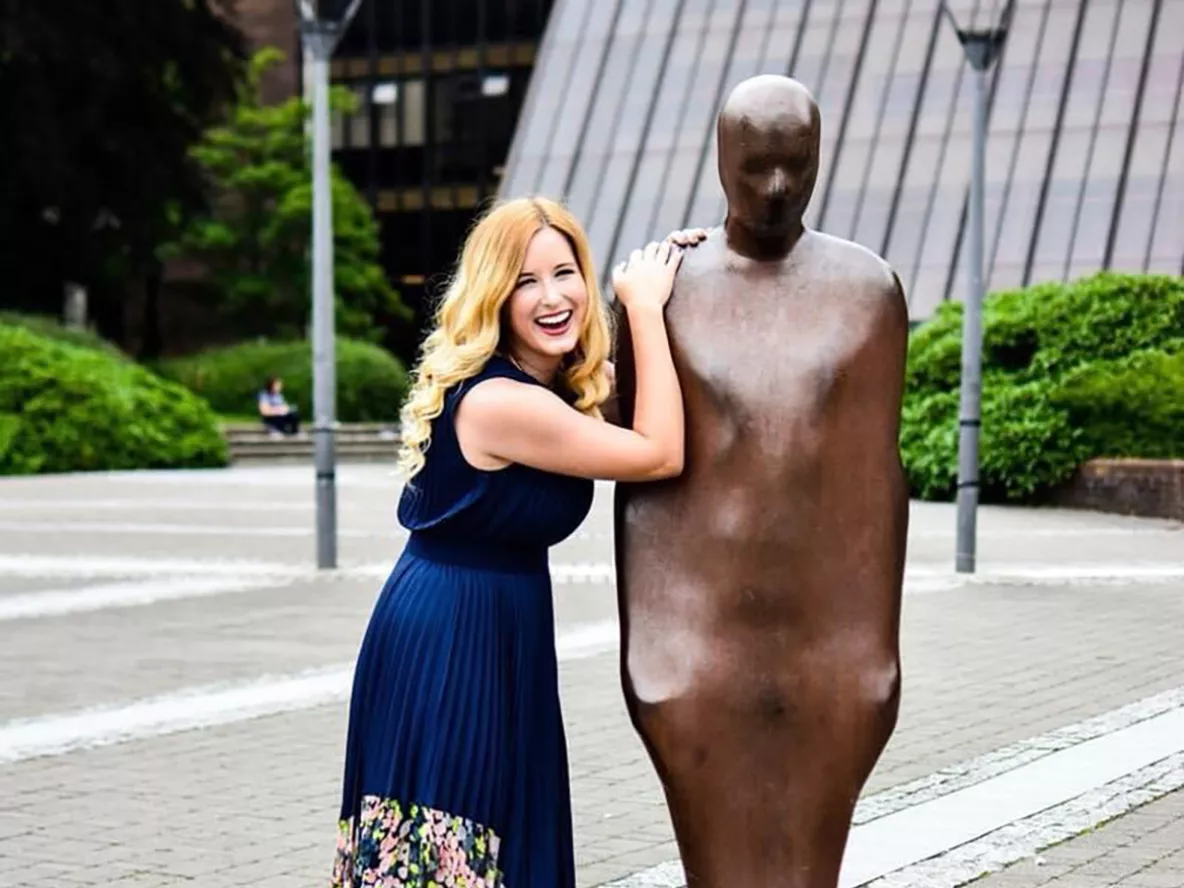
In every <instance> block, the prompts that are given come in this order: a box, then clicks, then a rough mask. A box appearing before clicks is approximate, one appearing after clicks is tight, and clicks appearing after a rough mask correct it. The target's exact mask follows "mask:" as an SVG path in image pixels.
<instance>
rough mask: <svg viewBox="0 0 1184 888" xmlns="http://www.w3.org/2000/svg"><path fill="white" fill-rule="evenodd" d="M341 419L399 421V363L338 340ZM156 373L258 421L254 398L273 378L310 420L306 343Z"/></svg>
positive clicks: (228, 353) (215, 355) (231, 351)
mask: <svg viewBox="0 0 1184 888" xmlns="http://www.w3.org/2000/svg"><path fill="white" fill-rule="evenodd" d="M336 350H337V418H338V419H340V420H341V421H342V422H380V421H395V420H397V419H398V416H399V409H400V408H401V407H402V406H403V399H404V398H405V397H406V396H407V389H408V386H409V379H408V375H407V370H406V369H405V368H404V366H403V364H402V363H400V361H399V359H398V358H396V357H395V356H394V355H392V354H390V352H387V351H385V350H384V349H382V348H380V347H379V346H377V345H373V344H372V343H369V342H362V341H356V340H350V339H338V340H337V349H336ZM158 371H159V372H160V373H161V374H163V375H165V376H167V377H168V378H170V379H173V380H176V381H177V382H180V383H181V384H182V385H184V386H186V387H187V388H189V389H190V390H191V391H193V392H196V393H197V394H199V395H201V396H202V397H204V398H206V399H207V400H208V401H209V402H210V404H212V405H213V407H214V409H215V410H217V411H218V412H219V413H222V414H227V415H245V416H258V415H259V412H258V409H257V407H256V398H257V397H258V394H259V390H260V389H262V388H263V384H264V382H265V381H266V380H267V378H268V377H269V376H278V377H280V378H281V379H282V380H283V381H284V397H285V398H286V399H287V400H288V402H289V403H290V404H293V405H295V406H297V407H299V408H300V414H301V416H303V417H305V418H310V417H311V416H312V347H311V345H310V344H309V343H308V342H305V341H298V342H249V343H242V344H240V345H233V346H229V347H227V348H218V349H212V350H210V351H206V352H202V353H201V354H198V355H193V356H191V357H187V358H178V359H174V360H169V361H164V362H162V363H161V364H160V366H159V367H158Z"/></svg>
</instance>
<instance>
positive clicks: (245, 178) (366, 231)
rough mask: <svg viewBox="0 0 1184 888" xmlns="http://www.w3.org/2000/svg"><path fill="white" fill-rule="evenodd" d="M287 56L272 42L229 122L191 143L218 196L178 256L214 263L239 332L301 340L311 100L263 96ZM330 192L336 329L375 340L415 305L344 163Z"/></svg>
mask: <svg viewBox="0 0 1184 888" xmlns="http://www.w3.org/2000/svg"><path fill="white" fill-rule="evenodd" d="M280 58H282V56H281V54H280V53H279V52H278V51H277V50H274V49H268V50H263V51H261V52H260V53H258V54H257V55H256V56H255V58H254V59H253V60H252V63H251V71H250V76H249V78H248V83H247V85H246V87H245V88H244V89H243V90H242V92H241V95H240V98H239V102H238V104H237V105H236V106H235V108H234V110H233V113H232V115H231V117H230V120H229V121H228V122H227V123H226V124H225V125H224V126H219V127H215V128H213V129H211V130H209V132H207V133H206V136H205V138H204V139H203V140H202V142H201V144H200V145H198V146H197V147H196V148H195V149H194V150H193V156H194V158H195V159H196V161H197V162H198V164H200V166H201V167H202V169H204V170H205V172H206V176H207V178H208V180H209V182H210V183H211V185H212V186H213V187H214V189H215V190H216V192H217V193H218V194H219V195H220V197H219V199H218V200H217V201H216V203H215V205H214V207H213V208H212V210H211V212H210V213H208V214H207V215H203V216H199V217H197V218H196V219H194V220H193V222H192V223H191V224H190V225H189V226H188V227H187V228H186V229H185V232H184V234H183V236H182V237H181V238H180V240H179V241H178V243H177V244H175V245H174V246H173V247H172V248H171V250H170V253H171V254H172V255H175V256H186V257H189V258H192V259H195V260H198V261H200V262H202V263H203V264H204V265H205V266H206V267H208V268H209V270H210V272H211V275H212V278H213V281H214V283H215V285H216V287H217V289H218V290H219V292H220V294H221V308H222V309H223V311H224V313H225V315H226V317H227V318H228V320H230V321H231V322H232V323H233V324H234V325H235V328H236V329H237V330H238V331H239V332H240V333H242V334H245V335H250V336H277V337H280V338H297V337H301V336H304V335H305V334H306V332H307V330H308V325H309V318H310V299H309V293H310V280H311V277H310V275H311V268H310V256H311V239H312V205H313V195H312V178H311V176H312V173H311V168H310V163H309V153H310V152H309V145H308V142H307V141H306V139H305V130H304V128H305V121H306V117H307V106H306V104H305V103H304V102H303V101H302V100H301V99H299V98H292V99H289V100H288V101H285V102H283V103H282V104H279V105H263V104H261V102H260V100H259V91H258V84H259V78H260V76H261V75H262V73H263V71H265V70H266V68H267V67H268V66H270V65H271V64H273V63H274V62H276V61H277V60H278V59H280ZM331 102H332V104H333V106H334V107H335V108H338V109H341V110H350V109H351V108H352V103H353V102H354V99H353V96H352V94H350V93H349V92H348V91H343V90H340V89H337V90H334V91H333V93H332V97H331ZM331 192H332V211H333V243H334V258H333V264H334V269H333V270H334V290H335V294H336V324H337V329H338V330H339V331H341V332H342V333H344V334H346V335H348V336H353V337H356V338H362V339H370V340H376V339H377V338H378V336H379V335H380V331H379V328H378V325H380V324H388V323H406V322H408V321H410V319H411V312H410V311H409V310H408V309H407V308H406V306H404V305H403V303H402V302H401V301H400V299H399V296H398V294H397V293H396V292H395V291H394V290H392V289H391V286H390V284H389V283H388V282H387V280H386V277H385V276H384V274H383V270H382V267H381V265H380V264H379V237H378V225H377V222H376V221H375V219H374V216H373V214H372V213H371V211H370V207H369V205H368V204H367V203H366V202H365V200H363V198H362V196H361V195H360V194H359V193H358V192H357V190H356V189H355V188H354V187H353V185H352V184H350V182H349V180H348V179H346V178H345V177H344V176H343V175H342V174H341V173H340V171H339V170H337V169H336V168H334V169H333V170H332V173H331Z"/></svg>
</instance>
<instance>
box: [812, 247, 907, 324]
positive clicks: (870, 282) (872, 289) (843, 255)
mask: <svg viewBox="0 0 1184 888" xmlns="http://www.w3.org/2000/svg"><path fill="white" fill-rule="evenodd" d="M815 234H816V236H817V237H818V238H819V241H818V248H819V249H820V250H823V251H825V253H826V260H827V265H828V267H831V268H837V269H841V271H840V272H839V274H840V275H841V280H840V281H839V282H840V283H841V284H842V285H843V286H844V287H846V288H849V292H851V293H853V294H856V293H857V294H858V295H859V296H861V297H862V299H861V300H860V301H861V302H864V304H866V305H868V306H869V307H871V308H872V309H874V311H875V313H876V314H877V315H878V316H879V317H881V318H882V319H883V320H884V321H886V322H889V323H891V324H892V325H893V326H895V327H900V328H901V329H903V330H906V331H907V329H908V301H907V299H906V298H905V292H904V284H903V283H902V281H901V280H900V276H899V275H898V274H897V273H896V270H895V269H894V268H893V267H892V266H891V265H890V264H889V263H888V261H887V260H885V259H884V258H883V257H882V256H880V255H878V254H877V253H875V252H873V251H872V250H869V249H868V248H867V247H865V246H863V245H862V244H857V243H855V242H854V241H849V240H845V239H843V238H840V237H834V236H833V235H828V234H820V233H815Z"/></svg>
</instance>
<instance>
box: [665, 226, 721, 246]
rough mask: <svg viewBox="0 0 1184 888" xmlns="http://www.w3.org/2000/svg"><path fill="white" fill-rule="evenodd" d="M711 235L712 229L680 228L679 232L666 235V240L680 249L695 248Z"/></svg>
mask: <svg viewBox="0 0 1184 888" xmlns="http://www.w3.org/2000/svg"><path fill="white" fill-rule="evenodd" d="M709 234H711V229H710V228H680V229H679V230H678V231H672V232H670V234H668V235H666V240H668V241H669V242H670V243H672V244H677V245H678V246H680V247H693V246H695V244H697V243H699V242H700V241H704V240H706V239H707V235H709Z"/></svg>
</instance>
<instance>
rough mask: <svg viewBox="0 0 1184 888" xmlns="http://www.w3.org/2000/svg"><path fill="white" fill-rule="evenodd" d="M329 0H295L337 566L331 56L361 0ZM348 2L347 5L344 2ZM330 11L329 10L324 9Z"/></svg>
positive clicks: (320, 487) (318, 410) (330, 527)
mask: <svg viewBox="0 0 1184 888" xmlns="http://www.w3.org/2000/svg"><path fill="white" fill-rule="evenodd" d="M333 5H334V4H332V3H329V2H325V0H297V2H296V6H297V10H298V12H299V14H300V38H301V43H302V45H303V47H304V53H305V58H306V59H307V60H308V61H309V63H310V68H311V75H312V77H311V80H312V118H313V126H312V144H313V150H312V177H313V209H312V369H313V426H312V432H313V443H314V446H315V447H316V459H315V463H316V491H317V492H316V502H317V518H316V521H317V567H318V568H321V569H325V568H334V567H336V566H337V478H336V469H335V455H334V441H333V434H334V427H335V425H336V412H337V411H336V394H337V380H336V370H337V360H336V348H335V343H334V339H335V333H334V311H333V309H334V300H333V195H332V190H331V185H330V179H329V59H330V58H331V57H332V56H333V50H334V49H336V48H337V44H338V42H339V41H340V40H341V35H342V34H344V33H345V29H346V28H347V27H349V23H350V20H351V19H353V17H354V14H355V13H356V12H357V11H358V7H359V6H360V5H361V0H350V3H349V5H348V7H346V8H345V10H344V13H343V14H342V15H341V16H340V17H334V16H333V15H332V14H331V10H326V7H329V6H333ZM340 5H344V4H340ZM326 13H328V14H326Z"/></svg>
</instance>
